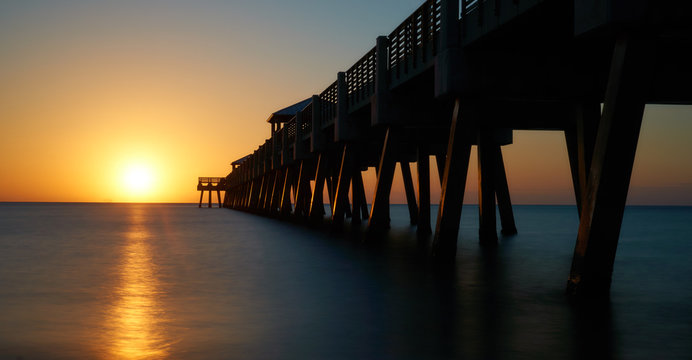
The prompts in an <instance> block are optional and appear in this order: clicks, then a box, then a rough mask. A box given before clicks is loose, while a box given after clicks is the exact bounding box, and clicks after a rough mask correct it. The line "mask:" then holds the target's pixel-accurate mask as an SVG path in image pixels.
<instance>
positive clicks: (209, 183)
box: [197, 177, 226, 207]
mask: <svg viewBox="0 0 692 360" xmlns="http://www.w3.org/2000/svg"><path fill="white" fill-rule="evenodd" d="M225 188H226V178H223V177H199V178H198V181H197V191H199V207H202V199H203V198H204V192H205V191H209V207H211V192H212V191H216V199H217V201H218V202H219V207H221V191H224V190H225Z"/></svg>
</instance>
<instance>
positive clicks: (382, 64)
mask: <svg viewBox="0 0 692 360" xmlns="http://www.w3.org/2000/svg"><path fill="white" fill-rule="evenodd" d="M388 48H389V39H387V37H386V36H378V37H377V45H376V46H375V57H376V60H375V96H374V99H373V100H372V108H371V109H372V110H371V111H372V114H371V117H370V119H371V123H372V125H380V124H388V123H390V122H391V119H390V116H389V113H388V108H389V69H388V64H389V55H388Z"/></svg>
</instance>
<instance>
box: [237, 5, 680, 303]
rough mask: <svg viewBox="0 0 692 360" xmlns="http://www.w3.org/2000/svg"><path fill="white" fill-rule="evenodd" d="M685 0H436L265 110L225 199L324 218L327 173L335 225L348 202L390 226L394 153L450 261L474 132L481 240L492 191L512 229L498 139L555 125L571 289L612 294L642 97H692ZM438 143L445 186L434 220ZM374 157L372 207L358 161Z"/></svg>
mask: <svg viewBox="0 0 692 360" xmlns="http://www.w3.org/2000/svg"><path fill="white" fill-rule="evenodd" d="M681 4H682V5H681ZM691 10H692V5H690V4H688V5H685V2H680V1H653V0H651V1H646V0H634V1H615V0H579V1H576V0H575V1H566V0H486V1H482V0H461V1H457V0H428V1H426V2H425V3H423V4H422V5H421V6H420V7H419V8H418V9H417V10H416V11H415V12H413V14H411V15H410V16H409V17H408V18H406V19H405V20H404V21H403V22H402V23H401V24H400V25H399V26H398V27H397V28H396V29H394V31H392V32H391V33H390V34H389V35H387V36H380V37H378V38H377V39H376V42H375V44H374V47H373V48H372V49H370V50H368V51H367V52H366V53H365V54H364V55H363V56H362V58H361V59H360V60H359V61H358V62H356V63H355V64H354V65H353V66H351V67H350V68H349V69H347V70H346V71H343V72H338V73H337V76H336V80H335V81H334V82H333V83H332V84H331V85H330V86H328V87H327V88H326V89H324V91H322V92H321V93H319V94H316V95H312V96H311V97H309V98H308V99H307V100H305V101H303V102H300V103H298V104H295V105H293V106H289V107H288V108H285V109H282V110H280V111H277V112H276V113H274V114H272V115H271V116H270V118H269V119H268V121H269V122H270V123H271V126H272V133H271V138H269V139H267V140H266V141H265V143H264V144H261V145H260V146H259V147H258V148H257V149H256V150H254V152H252V153H251V154H249V155H248V156H246V157H244V158H242V159H239V160H238V161H235V162H234V163H233V170H232V172H231V173H230V174H229V175H228V176H227V177H226V182H225V189H226V195H225V198H224V206H226V207H229V208H233V209H241V210H246V211H252V212H256V213H262V214H267V215H277V216H278V215H283V216H288V217H294V218H304V219H313V220H315V221H322V220H323V218H324V216H325V214H324V207H323V200H324V199H322V194H323V189H324V188H325V186H326V188H327V193H328V194H329V202H330V204H331V207H332V212H331V222H332V224H333V225H334V226H340V225H341V224H343V222H344V221H345V219H346V218H350V221H351V222H352V223H354V224H357V223H360V222H361V221H366V222H367V226H368V227H369V228H370V229H372V230H375V229H386V228H387V227H388V226H389V197H390V192H391V187H392V179H393V177H394V176H395V169H396V164H397V163H398V164H400V168H401V171H402V176H403V179H404V184H405V189H406V195H407V199H408V204H409V210H410V217H411V223H412V224H415V225H417V227H418V232H419V233H420V234H421V235H422V236H425V235H427V234H431V235H432V251H433V254H434V256H435V257H437V258H439V259H440V261H448V259H450V258H453V257H454V255H455V252H456V247H457V237H458V231H459V221H460V216H461V210H462V201H463V198H464V191H465V189H464V187H465V183H466V176H467V170H468V164H469V156H470V150H471V147H472V146H477V148H478V158H479V173H478V176H479V179H478V181H479V205H480V206H479V208H480V225H479V226H480V229H479V234H480V241H481V242H482V243H483V244H484V245H488V246H492V245H493V244H496V243H497V241H498V240H497V239H498V238H497V233H496V221H497V220H496V218H495V216H496V215H495V214H496V206H497V207H499V210H500V211H499V213H500V223H501V226H502V232H503V233H506V234H512V233H514V232H516V231H517V230H516V227H515V224H514V219H513V214H512V206H511V201H510V196H509V191H508V186H507V179H506V176H505V170H504V164H503V158H502V150H501V147H502V146H505V145H509V144H511V143H512V130H516V129H522V130H560V131H563V132H564V134H565V140H566V145H567V150H568V154H569V162H570V167H571V171H572V178H573V184H574V192H575V198H576V200H577V201H576V202H577V206H578V210H579V213H580V219H581V220H580V225H579V231H578V236H577V241H576V246H575V251H574V259H573V264H572V269H571V271H570V272H569V280H568V286H567V288H568V293H570V294H575V295H582V294H588V295H606V294H608V292H609V289H610V282H611V273H612V268H613V262H614V258H615V252H616V248H617V243H618V237H619V232H620V225H621V222H622V216H623V211H624V207H625V200H626V197H627V190H628V187H629V180H630V175H631V172H632V164H633V161H634V155H635V152H636V148H637V140H638V136H639V130H640V126H641V120H642V115H643V111H644V105H645V104H647V103H658V104H673V103H674V104H690V103H692V86H690V84H692V68H691V66H690V64H692V56H690V53H692V51H690V50H692V15H691V14H692V11H691ZM601 104H603V108H602V111H601ZM430 156H434V158H435V159H436V161H437V164H438V168H439V169H440V173H439V174H437V175H439V177H440V180H441V181H440V183H441V186H442V194H441V200H440V206H439V213H438V216H437V223H436V224H435V226H434V227H433V226H432V224H431V223H430V218H431V216H430V165H429V159H430ZM411 163H415V166H417V170H418V171H417V173H418V189H414V186H413V181H412V177H411V171H410V164H411ZM371 167H374V168H375V169H376V173H377V183H376V186H375V190H374V194H373V196H372V199H373V201H372V208H371V209H368V207H367V205H366V197H365V188H364V186H363V180H362V175H361V174H362V173H361V172H362V171H363V170H366V169H368V168H371ZM349 190H350V193H351V196H350V198H349ZM416 192H417V196H418V201H416ZM433 230H434V232H433Z"/></svg>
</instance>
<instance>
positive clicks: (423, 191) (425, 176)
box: [416, 146, 432, 235]
mask: <svg viewBox="0 0 692 360" xmlns="http://www.w3.org/2000/svg"><path fill="white" fill-rule="evenodd" d="M416 164H417V170H418V229H416V230H417V232H418V234H419V235H429V234H431V233H432V228H431V227H430V157H429V155H428V152H427V151H426V150H425V147H424V146H419V147H418V161H417V163H416Z"/></svg>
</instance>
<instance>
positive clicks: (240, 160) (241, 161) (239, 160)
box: [231, 155, 250, 166]
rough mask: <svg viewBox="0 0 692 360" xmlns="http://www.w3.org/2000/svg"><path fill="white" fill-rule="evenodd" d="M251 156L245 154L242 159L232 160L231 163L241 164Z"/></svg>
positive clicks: (234, 164)
mask: <svg viewBox="0 0 692 360" xmlns="http://www.w3.org/2000/svg"><path fill="white" fill-rule="evenodd" d="M249 157H250V155H245V156H243V157H241V158H240V159H238V160H236V161H234V162H232V163H231V165H233V166H236V165H240V164H242V163H244V162H245V160H247V159H248V158H249Z"/></svg>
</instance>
